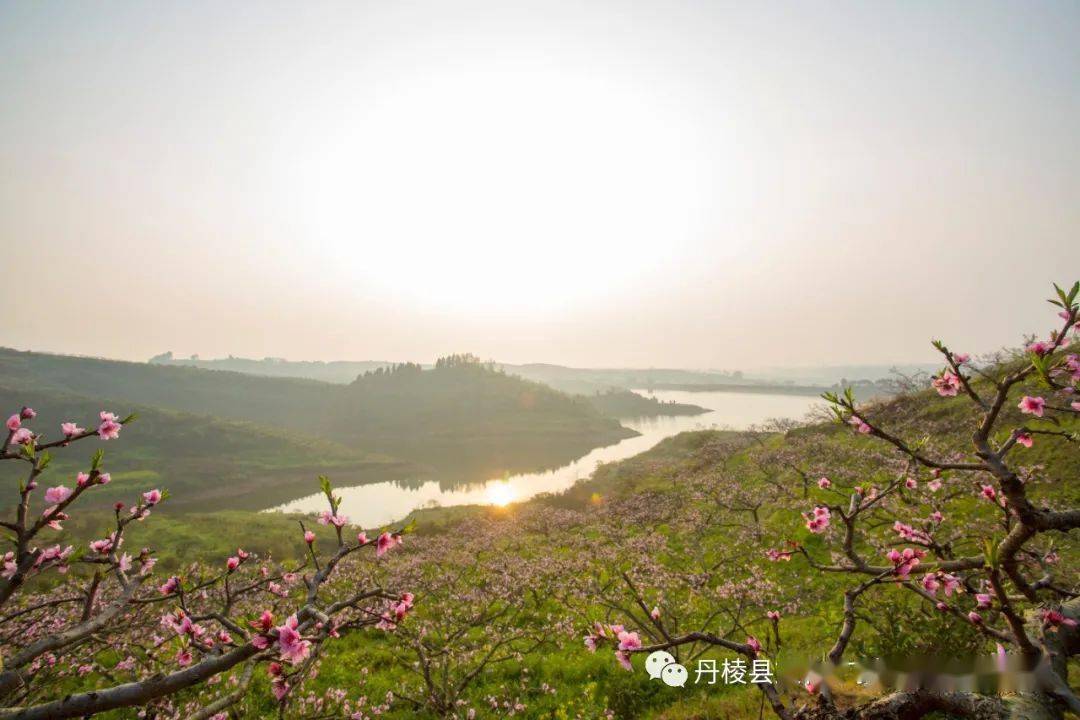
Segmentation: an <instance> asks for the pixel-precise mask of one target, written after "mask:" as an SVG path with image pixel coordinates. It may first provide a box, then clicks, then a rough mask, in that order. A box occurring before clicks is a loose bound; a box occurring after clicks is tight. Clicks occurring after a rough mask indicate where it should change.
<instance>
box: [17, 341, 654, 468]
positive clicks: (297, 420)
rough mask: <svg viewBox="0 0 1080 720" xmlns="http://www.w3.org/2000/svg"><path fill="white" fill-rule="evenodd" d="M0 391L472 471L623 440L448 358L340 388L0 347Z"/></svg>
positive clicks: (535, 464)
mask: <svg viewBox="0 0 1080 720" xmlns="http://www.w3.org/2000/svg"><path fill="white" fill-rule="evenodd" d="M0 387H6V388H9V389H12V390H15V391H19V392H25V391H35V392H52V393H60V394H66V395H74V396H81V397H84V398H105V399H108V400H109V401H110V402H111V403H113V404H115V405H116V406H117V407H119V408H121V410H120V411H122V410H123V408H127V407H134V406H139V407H156V408H162V409H168V410H172V411H178V412H185V413H191V414H195V415H199V416H203V417H210V416H212V417H215V418H222V419H228V420H240V421H249V422H256V423H259V424H260V425H264V426H272V427H279V428H283V429H289V430H293V431H296V432H299V433H302V434H303V435H304V436H308V437H311V436H318V437H323V438H328V439H330V440H333V441H336V442H340V443H345V444H347V445H348V446H350V447H353V448H361V449H363V450H366V451H368V452H378V453H385V454H389V455H394V456H396V457H400V458H403V459H406V460H411V461H418V462H423V463H428V464H433V465H436V464H437V465H439V466H440V467H443V468H453V469H456V470H459V471H460V473H461V474H462V476H463V477H464V476H466V475H469V474H471V473H475V472H479V471H483V472H503V471H514V470H527V469H536V468H541V467H548V466H553V465H558V464H561V463H563V462H566V461H568V460H570V459H572V458H574V457H577V456H579V455H580V454H582V453H584V452H586V451H588V450H589V449H591V448H593V447H596V446H598V445H603V444H607V443H611V442H615V441H617V440H619V439H621V438H623V437H628V436H630V435H632V434H633V431H631V430H627V429H626V428H623V427H622V426H621V425H619V423H618V422H617V421H615V420H613V419H610V418H606V417H604V416H603V415H601V414H600V413H599V412H598V411H597V410H596V409H594V408H593V407H592V406H591V405H590V404H589V403H588V402H587V401H585V400H584V399H583V398H571V397H569V396H566V395H564V394H562V393H559V392H557V391H555V390H552V389H550V388H548V387H545V386H543V385H539V384H537V383H532V382H528V381H525V380H522V379H520V378H517V377H513V376H510V375H506V374H504V373H502V372H499V371H497V370H494V369H493V368H491V367H489V366H487V365H482V364H479V363H477V362H476V361H475V359H474V358H471V357H468V356H457V357H453V358H448V359H446V360H443V361H440V362H439V363H438V364H437V365H436V367H434V368H432V369H430V370H423V369H421V368H420V367H419V366H416V365H399V366H395V367H393V368H391V369H381V368H380V369H378V370H376V371H374V372H370V373H367V374H365V375H363V376H361V377H359V378H358V379H357V380H356V381H355V382H353V383H352V384H351V385H346V386H342V385H339V384H330V383H323V382H318V381H314V380H303V379H296V378H272V377H259V376H255V375H247V374H243V373H238V372H225V371H211V370H202V369H197V368H188V367H176V366H168V365H152V364H146V363H131V362H119V361H115V360H103V359H97V358H84V357H72V356H64V355H49V354H44V353H34V352H18V351H14V350H10V349H0Z"/></svg>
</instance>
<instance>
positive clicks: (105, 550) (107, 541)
mask: <svg viewBox="0 0 1080 720" xmlns="http://www.w3.org/2000/svg"><path fill="white" fill-rule="evenodd" d="M90 549H91V550H93V551H94V552H96V553H98V554H99V555H108V554H109V553H110V552H112V550H113V539H112V536H109V537H107V538H103V539H101V540H93V541H91V542H90Z"/></svg>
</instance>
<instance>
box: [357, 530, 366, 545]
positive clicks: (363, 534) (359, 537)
mask: <svg viewBox="0 0 1080 720" xmlns="http://www.w3.org/2000/svg"><path fill="white" fill-rule="evenodd" d="M356 542H358V543H360V544H361V545H367V544H368V537H367V533H366V532H361V533H357V535H356Z"/></svg>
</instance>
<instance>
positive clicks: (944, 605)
mask: <svg viewBox="0 0 1080 720" xmlns="http://www.w3.org/2000/svg"><path fill="white" fill-rule="evenodd" d="M934 607H936V608H937V609H938V610H940V611H941V612H948V610H949V606H948V604H947V603H943V602H939V603H938V604H937V605H935V606H934Z"/></svg>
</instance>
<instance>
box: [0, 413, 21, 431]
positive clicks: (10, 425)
mask: <svg viewBox="0 0 1080 720" xmlns="http://www.w3.org/2000/svg"><path fill="white" fill-rule="evenodd" d="M0 417H2V416H0ZM4 424H5V425H7V429H8V430H10V431H11V432H15V431H16V430H18V429H19V427H21V426H22V418H20V417H19V413H15V414H14V415H12V416H11V417H9V418H8V419H7V422H6V423H4Z"/></svg>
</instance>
